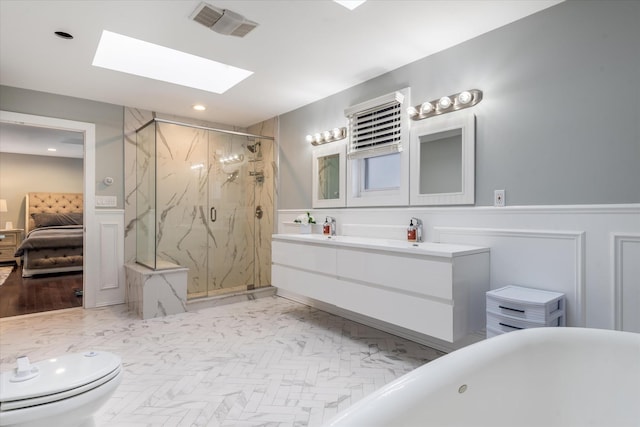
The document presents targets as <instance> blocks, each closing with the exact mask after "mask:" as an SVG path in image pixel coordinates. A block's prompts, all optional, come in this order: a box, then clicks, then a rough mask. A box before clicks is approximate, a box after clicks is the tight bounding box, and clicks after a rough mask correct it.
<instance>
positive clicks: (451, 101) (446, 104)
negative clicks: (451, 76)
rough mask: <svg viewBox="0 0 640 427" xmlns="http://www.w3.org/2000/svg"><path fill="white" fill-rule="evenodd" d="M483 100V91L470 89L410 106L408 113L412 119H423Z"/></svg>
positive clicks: (471, 105) (460, 108)
mask: <svg viewBox="0 0 640 427" xmlns="http://www.w3.org/2000/svg"><path fill="white" fill-rule="evenodd" d="M480 101H482V91H481V90H478V89H469V90H465V91H463V92H460V93H456V94H454V95H449V96H443V97H442V98H440V99H434V100H432V101H429V102H423V103H422V104H420V105H416V106H415V107H408V108H407V113H408V114H409V117H410V118H411V119H412V120H422V119H426V118H428V117H433V116H438V115H440V114H445V113H450V112H452V111H458V110H462V109H463V108H469V107H473V106H474V105H476V104H477V103H478V102H480Z"/></svg>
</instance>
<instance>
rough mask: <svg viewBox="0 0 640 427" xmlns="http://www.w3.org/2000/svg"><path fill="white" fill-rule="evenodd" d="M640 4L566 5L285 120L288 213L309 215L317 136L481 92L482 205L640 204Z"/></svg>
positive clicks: (283, 193) (283, 185)
mask: <svg viewBox="0 0 640 427" xmlns="http://www.w3.org/2000/svg"><path fill="white" fill-rule="evenodd" d="M639 22H640V2H638V1H616V0H613V1H572V0H569V1H566V2H564V3H561V4H559V5H557V6H554V7H551V8H549V9H546V10H544V11H542V12H539V13H537V14H535V15H532V16H530V17H527V18H525V19H522V20H520V21H517V22H515V23H513V24H510V25H507V26H505V27H502V28H499V29H497V30H494V31H492V32H490V33H487V34H484V35H482V36H480V37H477V38H475V39H473V40H470V41H468V42H465V43H462V44H460V45H458V46H455V47H453V48H450V49H448V50H445V51H443V52H440V53H438V54H435V55H431V56H429V57H426V58H423V59H421V60H419V61H416V62H414V63H412V64H409V65H407V66H405V67H402V68H399V69H397V70H395V71H392V72H390V73H387V74H384V75H382V76H380V77H378V78H375V79H372V80H369V81H367V82H365V83H363V84H361V85H358V86H355V87H353V88H351V89H348V90H346V91H343V92H340V93H338V94H336V95H333V96H331V97H328V98H326V99H324V100H321V101H318V102H316V103H313V104H310V105H307V106H305V107H302V108H300V109H297V110H294V111H291V112H289V113H287V114H284V115H282V116H281V117H280V144H281V153H280V173H281V174H280V191H279V205H278V208H279V209H296V208H306V207H309V206H311V174H310V169H311V167H310V166H311V146H310V144H308V143H306V142H305V140H304V137H305V135H307V134H308V133H313V132H317V131H320V130H324V129H331V128H333V127H335V126H338V125H340V124H343V123H345V118H344V115H343V110H344V109H345V108H346V107H349V106H350V105H353V104H356V103H359V102H362V101H365V100H367V99H370V98H374V97H376V96H379V95H384V94H386V93H389V92H392V91H394V90H397V89H401V88H403V87H407V86H410V87H411V98H412V99H411V104H418V103H421V102H423V101H427V100H431V99H436V98H439V97H440V96H444V95H450V94H453V93H456V92H459V91H461V90H464V89H471V88H477V89H481V90H483V91H484V100H483V101H482V102H481V103H480V104H478V105H477V106H475V107H474V108H473V111H474V113H475V114H476V205H485V206H486V205H492V203H493V191H494V190H495V189H506V192H507V193H506V194H507V197H506V200H507V204H508V205H563V204H600V203H602V204H610V203H638V202H640V24H638V23H639Z"/></svg>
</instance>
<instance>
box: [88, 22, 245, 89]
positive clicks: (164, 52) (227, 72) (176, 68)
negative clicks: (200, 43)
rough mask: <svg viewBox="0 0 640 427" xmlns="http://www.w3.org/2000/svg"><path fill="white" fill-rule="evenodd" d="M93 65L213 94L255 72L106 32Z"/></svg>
mask: <svg viewBox="0 0 640 427" xmlns="http://www.w3.org/2000/svg"><path fill="white" fill-rule="evenodd" d="M92 65H94V66H96V67H102V68H107V69H110V70H114V71H120V72H123V73H128V74H134V75H137V76H142V77H147V78H150V79H155V80H161V81H164V82H168V83H174V84H177V85H181V86H187V87H191V88H194V89H201V90H206V91H208V92H213V93H224V92H226V91H227V90H228V89H230V88H231V87H233V86H235V85H236V84H238V83H240V82H241V81H242V80H244V79H246V78H247V77H249V76H250V75H251V74H253V71H247V70H243V69H242V68H238V67H233V66H231V65H227V64H223V63H221V62H216V61H212V60H209V59H206V58H202V57H199V56H195V55H191V54H189V53H185V52H181V51H179V50H175V49H170V48H167V47H164V46H159V45H157V44H153V43H149V42H145V41H142V40H138V39H134V38H133V37H127V36H123V35H121V34H117V33H112V32H110V31H103V32H102V37H100V43H99V44H98V49H97V50H96V55H95V57H94V58H93V63H92Z"/></svg>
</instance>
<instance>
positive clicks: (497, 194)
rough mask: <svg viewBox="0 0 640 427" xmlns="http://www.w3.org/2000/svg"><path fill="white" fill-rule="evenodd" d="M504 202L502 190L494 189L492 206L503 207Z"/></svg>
mask: <svg viewBox="0 0 640 427" xmlns="http://www.w3.org/2000/svg"><path fill="white" fill-rule="evenodd" d="M505 202H506V200H505V194H504V190H495V191H494V192H493V206H497V207H504V205H505Z"/></svg>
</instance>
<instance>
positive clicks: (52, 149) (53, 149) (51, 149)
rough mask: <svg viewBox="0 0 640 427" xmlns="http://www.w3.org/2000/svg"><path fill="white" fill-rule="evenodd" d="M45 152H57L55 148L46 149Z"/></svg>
mask: <svg viewBox="0 0 640 427" xmlns="http://www.w3.org/2000/svg"><path fill="white" fill-rule="evenodd" d="M47 151H58V150H56V149H55V148H47Z"/></svg>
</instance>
